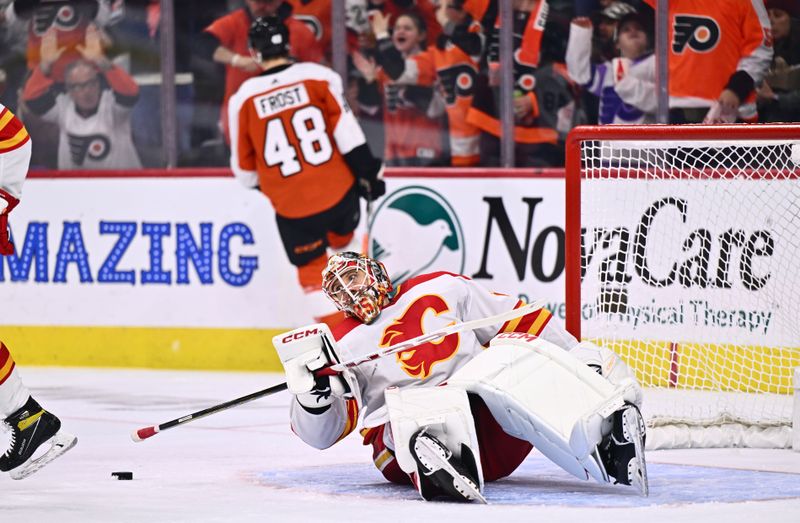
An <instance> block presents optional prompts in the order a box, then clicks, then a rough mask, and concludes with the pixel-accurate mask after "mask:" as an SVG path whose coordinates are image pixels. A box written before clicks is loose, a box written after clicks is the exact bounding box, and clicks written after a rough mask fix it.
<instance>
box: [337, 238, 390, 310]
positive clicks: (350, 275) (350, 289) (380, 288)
mask: <svg viewBox="0 0 800 523" xmlns="http://www.w3.org/2000/svg"><path fill="white" fill-rule="evenodd" d="M322 291H323V292H324V293H325V295H326V296H327V297H328V298H330V299H331V301H333V303H334V304H336V308H337V309H339V310H340V311H343V312H345V313H346V314H347V315H348V316H351V317H353V318H356V319H357V320H359V321H361V322H362V323H372V322H373V321H375V319H376V318H377V317H378V315H379V314H380V313H381V309H382V308H383V307H385V306H386V305H388V304H389V293H391V292H392V282H391V281H389V276H388V275H387V273H386V268H384V266H383V264H382V263H381V262H379V261H376V260H373V259H372V258H370V257H368V256H364V255H363V254H358V253H356V252H340V253H338V254H334V255H333V256H331V257H330V259H329V260H328V265H327V267H325V270H323V271H322Z"/></svg>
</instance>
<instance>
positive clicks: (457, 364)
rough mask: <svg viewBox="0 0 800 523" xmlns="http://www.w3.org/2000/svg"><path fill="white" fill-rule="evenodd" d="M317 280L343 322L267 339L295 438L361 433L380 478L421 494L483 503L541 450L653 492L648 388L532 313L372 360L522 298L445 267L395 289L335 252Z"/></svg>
mask: <svg viewBox="0 0 800 523" xmlns="http://www.w3.org/2000/svg"><path fill="white" fill-rule="evenodd" d="M322 282H323V283H322V284H323V289H324V291H325V293H326V295H327V296H328V297H329V298H330V299H331V300H332V301H333V303H335V304H336V306H337V307H338V308H339V309H340V310H342V311H344V312H345V313H346V314H347V316H348V319H346V320H345V321H344V322H342V323H340V324H339V325H338V326H337V327H336V328H335V329H334V330H333V333H332V334H331V333H330V332H327V333H326V332H324V330H325V329H324V328H323V327H324V326H318V327H320V328H318V329H309V327H303V328H302V329H297V330H296V331H293V332H290V333H285V334H282V335H279V336H276V337H275V338H274V339H273V343H275V346H276V348H277V350H278V356H279V358H280V360H281V362H282V363H283V366H284V369H285V371H286V377H287V380H286V381H287V386H288V390H289V392H291V393H292V394H294V395H295V398H294V400H293V401H292V403H291V407H290V415H291V423H292V430H293V431H294V432H295V433H296V434H297V435H298V436H299V437H300V438H301V439H303V441H305V442H306V443H308V444H309V445H311V446H312V447H315V448H318V449H324V448H327V447H330V446H331V445H333V444H334V443H336V442H337V441H339V440H341V439H342V438H344V437H345V436H347V434H348V433H350V432H351V431H353V430H354V429H355V428H356V426H357V425H359V426H360V428H361V429H362V430H361V435H362V436H363V438H364V444H365V445H371V446H372V447H373V459H374V462H375V466H376V467H377V468H378V469H379V470H380V471H381V473H382V474H383V475H384V477H385V478H386V479H388V480H389V481H392V482H394V483H399V484H406V485H412V484H413V485H414V486H415V487H416V488H417V490H418V491H419V493H420V495H421V496H422V498H423V499H426V500H430V499H433V498H436V497H439V496H444V497H446V498H450V499H457V500H469V501H484V498H483V493H482V490H483V484H484V482H486V481H494V480H497V479H499V478H502V477H505V476H507V475H509V474H511V473H512V472H513V471H514V470H515V469H516V468H517V467H518V466H519V465H520V464H521V463H522V461H523V460H524V459H525V457H526V456H527V455H528V453H529V452H530V450H531V448H532V447H533V446H535V447H537V448H538V449H539V450H540V451H541V452H542V453H543V454H544V455H545V456H547V457H548V458H549V459H551V460H552V461H554V462H555V463H556V464H558V465H559V466H561V467H562V468H564V469H565V470H567V471H568V472H570V473H572V474H573V475H575V476H576V477H578V478H580V479H589V478H590V477H591V478H594V479H595V480H597V481H599V482H610V481H612V480H611V479H610V477H613V478H614V480H615V482H616V483H622V484H628V485H634V486H635V487H637V488H638V489H639V491H640V492H641V493H642V494H644V495H647V492H648V488H647V472H646V465H645V461H644V453H643V449H644V424H643V421H642V418H641V415H640V414H639V410H638V406H639V404H640V403H641V389H640V388H639V385H638V383H637V382H636V380H635V378H634V377H633V374H632V372H631V371H630V370H629V368H628V367H627V366H626V365H625V363H623V362H622V360H620V359H619V358H618V357H617V356H616V355H615V354H614V353H613V352H611V351H610V350H607V349H604V348H601V347H598V346H596V345H594V344H592V343H589V342H582V343H578V341H577V340H576V339H575V338H573V337H572V336H571V335H570V334H569V333H568V332H566V331H565V330H564V329H563V328H562V327H561V326H559V325H558V324H557V322H556V321H554V320H553V319H552V316H551V314H550V312H548V311H547V310H546V309H544V308H539V309H536V308H535V307H533V308H531V310H530V311H525V312H523V313H522V314H520V315H519V316H520V317H517V318H516V319H512V320H509V321H506V322H505V323H502V322H498V323H497V324H495V325H489V326H483V327H480V328H476V329H474V330H462V331H460V332H455V333H452V334H449V335H447V336H444V337H442V338H440V339H435V340H432V341H428V342H426V343H420V344H418V345H416V346H413V347H410V348H407V349H405V350H403V351H400V352H398V353H396V354H394V355H392V356H385V357H383V358H377V359H376V358H372V357H369V358H368V356H369V355H371V354H372V353H373V352H374V351H375V350H376V349H377V348H381V349H386V348H388V347H391V346H393V345H396V344H398V343H400V342H404V341H408V340H410V339H413V338H416V337H418V336H420V335H422V334H429V333H431V332H432V331H435V330H438V329H441V328H443V327H445V326H448V325H453V324H456V323H462V322H468V321H475V320H480V319H485V318H489V317H491V316H495V315H497V314H499V313H503V312H507V311H510V310H512V309H516V308H520V307H522V306H523V305H524V304H523V303H522V302H521V301H519V300H518V299H516V298H514V297H511V296H508V295H505V294H498V293H493V292H489V291H487V290H486V289H484V288H483V287H482V286H481V285H479V284H478V283H476V282H474V281H472V280H471V279H469V278H467V277H466V276H462V275H458V274H452V273H447V272H434V273H430V274H423V275H419V276H416V277H414V278H412V279H410V280H407V281H405V282H403V283H402V284H401V285H400V286H399V287H398V288H396V289H393V288H392V283H391V281H390V280H389V277H388V275H387V272H386V270H385V268H384V267H383V265H382V264H381V263H380V262H378V261H376V260H374V259H372V258H369V257H367V256H365V255H360V254H357V253H354V252H343V253H339V254H336V255H334V256H332V257H331V258H330V260H329V261H328V265H327V267H326V268H325V271H324V272H323V273H322ZM312 331H314V332H315V333H318V334H315V335H316V336H318V337H317V338H313V337H311V335H310V334H309V333H310V332H312ZM487 347H488V348H487ZM359 358H365V359H366V360H367V361H366V362H365V363H362V364H360V365H358V366H356V367H352V368H348V369H347V370H345V371H344V372H343V373H342V374H338V375H336V376H332V377H330V376H324V377H319V376H317V375H315V373H314V371H313V370H310V369H320V368H322V367H323V366H326V365H329V364H332V363H338V362H344V361H349V360H354V359H359ZM587 386H588V387H587ZM555 389H557V390H559V391H560V394H559V399H558V401H559V405H558V407H557V408H553V405H554V404H553V397H552V390H555ZM590 389H591V390H590ZM600 391H604V392H600ZM601 404H603V405H606V406H607V407H608V409H607V410H603V412H605V414H601V413H600V411H599V410H597V405H601ZM587 413H591V414H587Z"/></svg>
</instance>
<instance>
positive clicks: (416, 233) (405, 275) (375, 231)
mask: <svg viewBox="0 0 800 523" xmlns="http://www.w3.org/2000/svg"><path fill="white" fill-rule="evenodd" d="M369 235H370V245H369V254H370V256H372V257H374V258H376V259H378V260H380V261H381V262H383V264H384V265H385V266H386V269H387V270H388V271H389V277H390V278H391V279H392V282H393V283H394V284H398V283H402V282H403V281H405V280H407V279H409V278H412V277H414V276H416V275H418V274H423V273H425V272H429V271H432V270H436V271H440V270H445V271H450V272H455V273H459V274H460V273H463V272H464V263H465V259H466V252H465V248H464V234H463V232H462V229H461V223H460V222H459V220H458V216H456V213H455V211H454V210H453V207H452V206H451V205H450V204H449V203H448V202H447V200H445V199H444V198H443V197H442V195H441V194H439V193H437V192H435V191H432V190H430V189H428V188H426V187H421V186H408V187H403V188H402V189H399V190H397V191H395V192H393V193H391V194H389V195H388V196H386V197H385V198H384V199H383V201H382V202H381V205H380V206H379V207H378V208H377V210H376V211H375V215H374V216H373V218H372V221H371V222H370V224H369Z"/></svg>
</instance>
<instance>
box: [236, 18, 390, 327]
mask: <svg viewBox="0 0 800 523" xmlns="http://www.w3.org/2000/svg"><path fill="white" fill-rule="evenodd" d="M249 38H250V46H251V49H252V52H253V53H254V55H255V56H256V61H257V62H258V63H259V64H260V66H261V67H262V69H263V73H262V74H261V75H259V76H257V77H255V78H251V79H249V80H247V81H245V82H244V83H243V84H242V86H241V87H240V88H239V90H238V91H237V92H236V94H235V95H234V96H233V97H232V98H231V101H230V104H229V113H228V114H229V123H230V129H231V169H232V170H233V172H234V174H235V175H236V177H237V178H238V179H239V180H240V181H241V182H242V183H243V184H244V185H245V186H247V187H258V188H260V189H261V191H262V192H263V193H264V194H265V195H266V196H267V197H268V198H269V200H270V201H271V202H272V205H273V207H274V208H275V214H276V217H275V218H276V221H277V225H278V231H279V233H280V236H281V240H282V241H283V245H284V248H285V250H286V254H287V256H288V257H289V261H290V262H291V263H292V264H293V265H294V266H296V267H297V270H298V277H299V280H300V284H301V286H302V287H303V290H304V291H305V293H306V297H307V301H308V308H307V311H309V312H310V313H311V315H312V316H314V317H315V318H318V319H325V317H326V316H327V315H329V314H332V316H331V317H330V318H329V319H330V321H335V318H336V317H337V315H336V314H335V313H336V311H335V310H334V309H333V308H332V307H331V306H330V304H329V303H327V301H326V300H325V298H324V296H323V295H322V289H321V286H320V281H319V273H320V271H321V270H322V268H324V267H325V263H326V261H327V259H328V256H327V248H328V246H329V245H330V246H331V247H333V248H335V249H341V248H343V247H344V246H346V245H348V244H349V243H350V242H351V241H352V240H353V231H354V230H355V228H356V226H357V225H358V223H359V220H360V207H359V202H358V198H359V196H361V197H364V198H367V199H375V198H377V197H379V196H381V195H382V194H383V193H384V192H385V184H384V182H383V180H382V172H383V165H382V163H381V162H380V161H379V160H377V159H376V158H375V157H373V155H372V153H371V152H370V150H369V147H368V145H367V143H366V138H365V137H364V133H363V131H362V130H361V127H360V126H359V125H358V121H357V120H356V118H355V116H354V115H353V112H352V111H351V110H350V107H348V105H347V102H346V101H345V99H344V94H343V89H342V80H341V78H340V77H339V75H338V74H336V73H335V72H334V71H332V70H331V69H329V68H327V67H324V66H322V65H319V64H315V63H296V62H294V61H292V60H291V59H290V58H289V54H288V53H289V48H288V30H287V28H286V26H285V25H284V24H283V23H282V22H281V21H280V20H279V19H278V18H275V17H269V18H261V19H257V20H256V21H255V22H254V23H253V25H252V27H251V29H250V36H249Z"/></svg>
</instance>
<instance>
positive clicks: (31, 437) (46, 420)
mask: <svg viewBox="0 0 800 523" xmlns="http://www.w3.org/2000/svg"><path fill="white" fill-rule="evenodd" d="M5 424H6V425H7V426H8V427H9V428H10V431H11V443H10V448H9V449H8V450H7V451H6V452H5V454H3V455H2V456H0V471H3V472H9V471H10V473H9V475H10V476H11V478H12V479H24V478H27V477H28V476H30V475H31V474H33V473H34V472H36V471H37V470H39V469H40V468H42V467H44V466H45V465H47V464H48V463H50V462H51V461H53V460H54V459H56V458H57V457H59V456H60V455H62V454H63V453H65V452H66V451H68V450H69V449H71V448H72V447H74V446H75V444H76V443H77V442H78V438H76V437H75V436H73V435H71V434H66V433H64V432H61V431H60V430H59V429H60V428H61V421H60V420H59V419H58V418H57V417H55V416H54V415H53V414H50V413H49V412H47V411H45V410H44V409H42V407H41V406H40V405H39V404H38V403H36V401H35V400H34V399H33V398H28V402H27V403H26V404H25V406H24V407H22V408H21V409H19V410H18V411H17V412H15V413H14V414H12V415H11V416H9V417H8V418H6V419H5ZM45 444H49V445H50V447H49V448H48V449H47V451H45V453H44V454H40V455H39V456H36V457H34V453H35V452H36V451H37V450H38V449H39V448H40V447H42V446H44V445H45Z"/></svg>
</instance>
